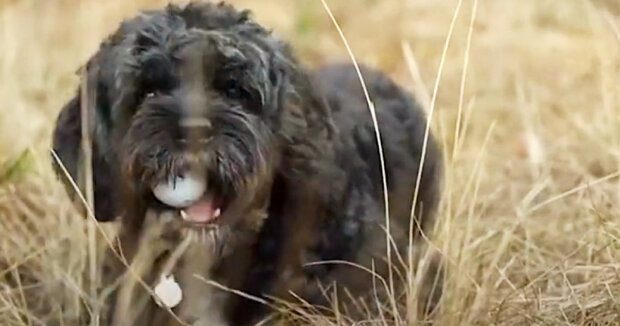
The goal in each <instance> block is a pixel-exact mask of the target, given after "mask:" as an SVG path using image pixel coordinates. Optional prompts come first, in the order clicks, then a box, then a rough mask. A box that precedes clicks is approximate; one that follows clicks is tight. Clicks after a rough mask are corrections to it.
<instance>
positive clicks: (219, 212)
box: [213, 208, 222, 217]
mask: <svg viewBox="0 0 620 326" xmlns="http://www.w3.org/2000/svg"><path fill="white" fill-rule="evenodd" d="M221 214H222V209H221V208H218V209H216V210H215V212H214V213H213V217H219V216H220V215H221Z"/></svg>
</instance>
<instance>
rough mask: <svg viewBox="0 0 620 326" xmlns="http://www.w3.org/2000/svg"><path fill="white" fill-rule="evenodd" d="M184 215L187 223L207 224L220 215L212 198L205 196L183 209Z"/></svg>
mask: <svg viewBox="0 0 620 326" xmlns="http://www.w3.org/2000/svg"><path fill="white" fill-rule="evenodd" d="M185 213H186V219H187V221H190V222H195V223H209V222H212V221H214V220H215V219H216V218H217V217H218V216H219V215H220V209H219V207H217V205H216V203H215V201H214V200H213V197H211V196H206V197H204V198H203V199H201V200H199V201H197V202H195V203H194V204H193V205H191V206H189V207H187V208H185Z"/></svg>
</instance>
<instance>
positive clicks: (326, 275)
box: [53, 3, 441, 325]
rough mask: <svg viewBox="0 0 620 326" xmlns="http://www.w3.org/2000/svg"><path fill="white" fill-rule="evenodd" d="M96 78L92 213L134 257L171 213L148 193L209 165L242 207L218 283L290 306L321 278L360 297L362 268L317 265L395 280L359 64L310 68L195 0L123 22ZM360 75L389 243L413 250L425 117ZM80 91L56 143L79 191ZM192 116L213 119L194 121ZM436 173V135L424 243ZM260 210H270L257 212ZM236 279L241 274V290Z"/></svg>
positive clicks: (233, 320)
mask: <svg viewBox="0 0 620 326" xmlns="http://www.w3.org/2000/svg"><path fill="white" fill-rule="evenodd" d="M86 69H87V72H88V73H87V77H88V80H89V83H90V84H92V85H91V86H92V87H90V88H89V93H91V95H92V94H96V95H95V96H96V98H95V101H94V102H95V105H94V107H95V108H94V109H93V110H92V112H93V114H94V116H95V117H94V119H93V120H94V125H93V126H92V128H93V129H92V132H93V162H92V167H93V171H94V191H95V194H94V195H95V215H96V217H97V219H99V220H101V221H110V220H114V219H115V218H116V217H118V216H121V217H122V218H121V221H122V224H123V231H122V232H123V234H124V235H121V241H122V245H123V246H124V247H125V248H124V252H125V253H126V255H128V256H129V258H131V252H132V250H135V249H136V248H135V246H137V244H136V243H135V242H136V241H137V240H135V239H137V234H139V233H140V230H141V228H142V225H143V223H144V216H145V214H146V212H147V210H149V209H159V210H165V209H166V207H162V205H161V204H160V203H158V202H157V201H156V200H155V199H154V198H153V196H152V194H151V192H150V189H151V187H152V186H153V185H154V184H156V183H157V182H160V181H162V180H167V179H168V178H170V177H171V176H174V175H182V174H183V173H186V172H187V171H188V170H190V169H198V170H199V171H200V172H201V173H203V175H205V177H206V180H208V181H207V182H208V185H209V191H213V192H215V193H217V194H218V196H219V197H220V198H221V200H222V201H225V202H226V203H228V205H229V206H228V207H229V208H228V209H227V210H229V211H231V212H230V213H228V215H227V214H223V217H222V222H221V223H223V224H226V225H227V227H228V230H229V232H228V233H229V234H228V235H227V236H226V237H220V238H219V239H220V240H219V241H220V242H226V243H221V244H220V245H221V246H222V247H226V248H227V250H225V251H222V252H220V258H219V263H217V264H216V265H215V266H214V267H213V270H212V271H211V272H209V277H211V278H213V279H216V280H218V281H220V282H222V283H224V284H227V285H229V286H231V287H234V288H238V289H241V290H243V291H245V292H248V293H250V294H253V295H257V296H262V295H273V296H279V297H282V298H287V296H288V293H289V292H290V291H293V292H296V293H298V294H300V295H301V296H302V297H303V298H305V299H306V300H308V301H310V302H313V303H326V302H325V297H324V296H323V294H322V291H321V288H320V287H319V286H318V285H317V281H318V282H323V283H330V282H336V283H337V284H338V285H339V286H341V287H346V288H347V289H348V290H349V291H351V293H352V294H353V295H354V296H364V295H368V294H370V292H369V291H370V290H371V284H372V279H371V278H370V277H369V275H367V274H366V273H365V272H361V271H359V270H356V269H355V268H352V267H346V266H342V265H334V264H332V265H310V266H308V265H307V263H311V262H315V261H322V260H346V261H351V262H354V263H357V264H361V265H364V266H370V265H371V264H372V262H375V264H376V266H375V267H376V269H377V272H378V273H379V274H382V275H385V274H386V273H387V265H386V264H385V263H384V262H383V259H382V258H383V257H384V256H385V252H386V243H385V234H384V231H383V228H382V225H383V224H384V214H383V211H384V206H383V193H382V191H383V189H382V182H381V169H380V166H381V165H380V162H379V156H378V148H377V145H376V144H377V142H376V139H375V132H374V129H373V124H372V120H371V116H370V114H369V112H368V107H367V104H366V101H365V98H364V95H363V92H362V89H361V87H360V83H359V80H358V77H357V74H356V72H355V70H354V69H353V67H352V66H349V65H339V66H328V67H324V68H322V69H318V70H315V71H312V72H308V71H306V70H305V69H304V68H303V66H301V65H300V64H299V63H298V62H297V60H296V59H295V57H294V56H293V54H292V53H291V51H290V50H289V48H288V47H287V45H286V44H285V43H282V42H280V41H278V40H277V39H276V38H274V37H273V36H272V35H271V34H270V33H269V32H268V31H266V30H265V29H264V28H262V27H261V26H260V25H258V24H256V23H255V22H253V21H252V20H251V19H250V17H249V14H248V12H247V11H237V10H235V9H233V8H232V7H231V6H228V5H225V4H219V5H215V4H208V3H204V4H198V3H194V4H189V5H187V6H185V7H177V6H172V5H171V6H168V7H167V8H166V9H164V10H161V11H147V12H143V13H141V14H139V15H138V16H136V17H135V18H133V19H130V20H127V21H125V22H123V23H122V24H121V26H120V28H119V29H118V30H117V31H116V32H115V33H114V34H113V35H112V36H110V37H109V38H108V39H106V40H105V41H104V42H103V43H102V45H101V47H100V49H99V51H98V52H97V53H96V54H95V55H94V56H93V57H92V58H91V60H90V61H89V62H88V64H87V66H86ZM362 72H363V75H364V77H365V79H366V83H367V85H368V87H369V92H370V96H371V98H372V99H373V101H374V104H375V107H376V112H377V118H378V122H379V127H380V130H381V131H382V141H383V146H384V148H383V150H384V154H385V159H386V169H387V171H386V172H387V183H388V191H389V201H390V214H391V223H392V229H391V232H392V236H393V238H394V242H395V244H396V246H397V248H398V250H399V251H400V253H401V254H406V250H407V240H408V235H409V231H408V230H409V225H410V209H411V207H410V205H411V199H412V198H413V191H414V188H415V180H416V175H417V173H418V168H419V163H420V157H421V152H422V147H423V141H424V131H425V128H426V118H425V116H424V114H423V112H422V111H421V110H420V109H419V107H418V105H417V104H416V102H415V101H414V99H413V98H412V97H411V96H410V95H409V94H408V93H407V92H406V91H404V90H403V89H401V88H400V87H398V86H397V85H395V84H394V83H393V82H392V81H391V80H390V79H389V78H387V77H386V76H385V75H383V74H382V73H380V72H378V71H375V70H373V69H370V68H366V67H364V68H363V69H362ZM81 95H83V94H79V92H78V95H76V97H75V98H74V99H73V100H71V101H70V102H69V103H68V104H67V105H66V106H65V107H64V109H63V110H62V112H61V113H60V115H59V118H58V121H57V128H56V130H55V133H54V139H53V147H54V150H55V151H56V153H57V154H58V156H59V157H60V159H61V161H62V162H63V164H64V165H65V166H66V167H67V169H68V170H69V172H70V174H71V176H72V177H73V178H74V179H76V180H78V181H83V180H82V178H81V173H80V165H81V161H82V156H83V153H82V151H81V150H80V141H81V125H80V121H81V120H80V119H81V116H80V112H81V111H80V107H81V104H82V103H81ZM196 107H198V109H195V108H196ZM188 118H193V119H196V118H197V119H200V121H206V122H205V123H204V125H199V126H187V125H185V124H184V121H186V120H185V119H188ZM194 136H195V137H194ZM194 138H195V139H198V142H197V145H196V142H195V141H193V140H192V139H194ZM192 144H194V145H195V146H192ZM440 176H441V155H440V152H439V150H438V148H437V145H436V144H435V142H434V140H433V138H432V137H431V138H430V139H429V140H428V147H427V155H426V161H425V165H424V169H423V171H422V178H421V184H420V193H419V196H418V200H417V202H416V212H417V214H416V223H414V225H418V226H419V228H417V227H416V230H417V231H416V232H414V233H415V235H416V239H417V238H418V235H419V232H420V229H421V230H429V228H430V227H431V226H432V224H433V216H434V213H435V209H436V207H437V203H438V200H439V186H440ZM257 210H259V211H261V212H263V213H264V214H263V215H261V214H249V212H250V211H257ZM259 216H264V217H265V218H264V220H263V219H262V218H261V217H259ZM218 223H219V222H218ZM235 239H237V240H235ZM416 241H417V242H419V241H420V240H419V239H417V240H416ZM239 252H244V254H238V253H239ZM248 253H249V254H248ZM240 257H243V258H240ZM240 269H241V271H239V270H240ZM231 270H235V273H234V274H235V275H241V276H236V277H234V280H232V279H231V278H232V277H230V276H229V275H231V274H230V271H231ZM223 309H224V310H225V311H224V312H223V314H226V315H227V317H226V319H227V320H228V321H229V323H230V324H232V325H241V324H247V323H250V322H252V321H255V320H256V319H257V318H259V317H260V316H261V315H263V314H264V313H265V311H263V309H262V308H261V307H260V306H257V305H253V304H251V303H250V302H247V301H246V300H242V299H237V298H232V297H231V298H230V299H229V300H228V303H227V304H226V305H225V306H224V308H223Z"/></svg>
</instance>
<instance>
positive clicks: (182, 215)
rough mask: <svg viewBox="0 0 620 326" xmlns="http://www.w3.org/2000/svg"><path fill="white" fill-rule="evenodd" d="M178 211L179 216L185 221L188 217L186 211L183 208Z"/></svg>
mask: <svg viewBox="0 0 620 326" xmlns="http://www.w3.org/2000/svg"><path fill="white" fill-rule="evenodd" d="M180 213H181V218H183V219H184V220H185V221H187V219H188V216H187V213H185V211H184V210H180Z"/></svg>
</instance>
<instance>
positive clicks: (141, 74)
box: [54, 4, 329, 226]
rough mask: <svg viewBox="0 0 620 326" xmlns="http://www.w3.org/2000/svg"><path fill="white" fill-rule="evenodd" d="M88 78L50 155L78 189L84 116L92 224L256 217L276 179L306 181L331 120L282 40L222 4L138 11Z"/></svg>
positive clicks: (63, 118) (96, 59) (64, 115)
mask: <svg viewBox="0 0 620 326" xmlns="http://www.w3.org/2000/svg"><path fill="white" fill-rule="evenodd" d="M85 69H86V71H87V72H86V74H85V75H86V87H82V89H81V91H80V92H78V95H77V96H76V97H75V98H74V99H73V100H72V101H71V102H69V103H68V104H67V105H66V106H65V108H64V109H63V111H62V112H61V113H60V116H59V118H58V121H57V127H56V130H55V133H54V150H55V151H56V153H57V154H58V156H59V158H60V160H61V162H62V163H63V164H64V165H65V166H66V167H67V169H68V170H69V173H70V174H71V176H72V177H73V178H74V179H77V180H82V178H80V173H79V171H80V165H82V162H81V158H82V157H83V155H82V154H83V152H82V151H81V150H80V147H81V139H82V138H81V135H82V128H81V125H82V124H81V111H83V110H81V107H82V106H84V107H86V108H87V109H86V112H88V113H89V115H90V116H91V121H92V123H91V126H90V128H89V131H90V132H91V133H92V138H93V139H92V141H93V147H92V148H93V157H92V161H93V173H94V192H95V208H96V210H95V213H96V214H95V215H96V217H97V218H98V219H100V220H112V219H114V218H115V217H116V216H117V215H123V214H125V213H126V212H125V211H124V210H125V208H126V207H125V206H126V205H124V203H126V202H127V201H130V202H132V203H131V204H132V205H134V206H135V205H137V206H141V207H145V208H159V209H176V210H179V212H181V211H182V210H186V211H185V213H186V214H184V215H185V216H186V217H187V216H188V219H189V221H191V222H194V224H195V225H194V226H198V225H201V224H205V225H207V224H208V225H212V224H218V223H224V224H228V225H232V224H234V223H236V222H235V219H243V218H244V217H243V216H244V214H247V213H248V212H249V211H250V210H252V209H254V210H256V209H264V208H265V207H264V206H265V205H266V203H267V201H268V197H269V190H270V189H271V182H272V181H273V179H274V176H275V175H278V174H282V175H286V177H289V178H299V179H301V178H304V177H305V175H309V174H310V173H311V170H312V169H314V167H313V166H312V164H313V162H314V161H315V159H316V158H317V157H319V156H320V155H322V154H321V153H322V152H324V151H325V148H324V144H322V143H321V142H322V141H324V140H325V139H327V138H328V137H329V118H328V112H327V109H326V108H325V106H324V105H323V104H322V101H321V99H320V97H319V96H316V95H315V93H314V91H313V90H312V89H313V88H312V85H311V84H310V83H309V81H308V78H307V77H306V75H305V74H304V73H303V72H302V71H300V69H299V67H298V66H297V64H296V63H295V60H294V58H293V57H292V56H291V54H290V53H289V51H288V50H287V48H286V46H285V45H284V44H283V43H281V42H278V41H277V40H276V39H275V38H273V37H272V36H271V35H270V34H269V33H268V32H267V31H265V30H264V29H263V28H261V27H260V26H259V25H257V24H256V23H254V22H252V21H251V20H250V19H249V18H248V14H247V13H246V12H238V11H236V10H234V9H233V8H231V7H229V6H225V5H213V4H192V5H188V6H187V7H184V8H179V7H174V6H170V7H168V8H167V9H166V10H163V11H154V12H145V13H142V14H140V15H139V16H137V17H136V18H134V19H131V20H128V21H126V22H124V23H123V24H122V25H121V27H120V28H119V30H118V31H117V32H116V33H114V34H113V35H112V36H111V37H110V38H108V39H107V40H106V41H105V42H104V43H103V44H102V45H101V48H100V50H99V51H98V52H97V53H96V54H95V56H93V57H92V58H91V60H90V61H89V63H88V64H87V66H86V67H85ZM89 98H92V100H90V101H89V100H88V99H89ZM84 102H89V103H92V104H91V105H84V104H86V103H84ZM91 106H92V107H91ZM322 147H323V148H322ZM304 174H305V175H304ZM188 182H189V183H188ZM177 186H179V187H178V188H179V189H185V190H181V192H184V191H187V193H185V194H179V193H175V191H176V190H175V189H177ZM188 187H189V188H188ZM158 189H159V190H158ZM154 190H155V191H154ZM179 196H181V197H183V198H184V199H183V198H182V199H181V201H180V202H179V201H178V200H179ZM170 198H172V199H170ZM175 200H176V201H177V202H175ZM136 203H138V204H136ZM229 216H230V217H229ZM132 218H135V217H132Z"/></svg>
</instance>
